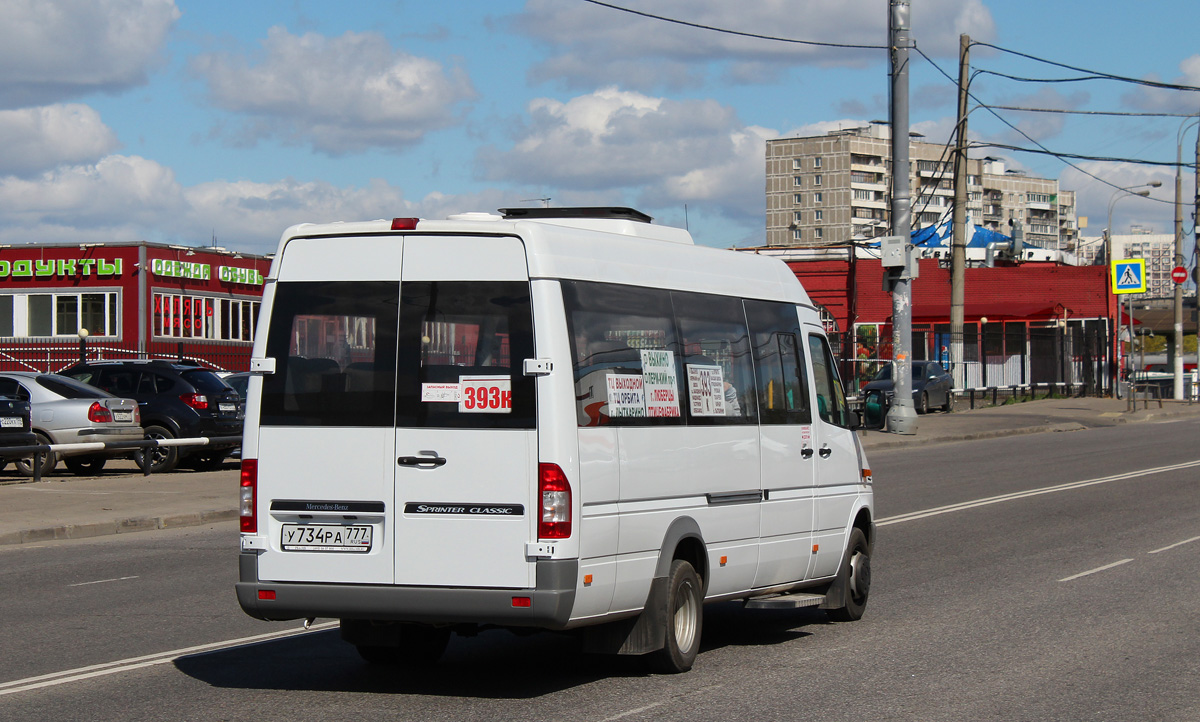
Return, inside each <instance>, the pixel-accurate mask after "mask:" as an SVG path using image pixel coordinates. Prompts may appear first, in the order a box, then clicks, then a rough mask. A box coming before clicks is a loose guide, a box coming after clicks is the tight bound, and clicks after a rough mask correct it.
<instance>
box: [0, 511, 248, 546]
mask: <svg viewBox="0 0 1200 722" xmlns="http://www.w3.org/2000/svg"><path fill="white" fill-rule="evenodd" d="M237 518H238V510H237V509H213V510H209V511H201V512H193V513H188V514H171V515H167V516H137V517H127V518H124V519H115V520H113V521H103V522H95V523H92V524H63V525H59V526H48V527H40V528H36V529H21V530H19V531H13V532H7V533H4V534H0V546H5V545H11V544H32V543H37V542H48V541H62V540H65V539H88V538H91V537H98V536H111V535H113V534H130V533H133V532H139V531H157V530H159V529H178V528H181V527H189V526H204V525H205V524H214V523H217V522H222V521H233V520H234V519H237Z"/></svg>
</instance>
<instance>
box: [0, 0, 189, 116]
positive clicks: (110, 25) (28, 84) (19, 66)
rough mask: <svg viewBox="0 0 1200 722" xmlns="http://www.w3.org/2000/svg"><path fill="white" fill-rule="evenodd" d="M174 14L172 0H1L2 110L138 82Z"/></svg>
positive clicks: (157, 57) (157, 56) (156, 56)
mask: <svg viewBox="0 0 1200 722" xmlns="http://www.w3.org/2000/svg"><path fill="white" fill-rule="evenodd" d="M179 15H180V13H179V9H178V8H177V7H175V3H174V1H173V0H32V1H30V0H0V17H3V18H4V42H3V43H0V108H19V107H25V106H33V105H47V104H50V103H54V102H57V101H60V100H64V99H68V98H73V97H77V96H79V95H82V94H85V93H90V92H95V91H102V92H116V91H119V90H123V89H125V88H128V87H131V86H137V85H141V84H144V83H145V82H146V75H147V72H149V71H150V70H151V69H153V68H155V67H156V66H157V65H158V64H159V63H160V62H161V54H162V50H163V46H164V44H165V42H166V38H167V34H168V32H169V31H170V30H171V27H172V26H173V25H174V24H175V21H176V20H178V19H179Z"/></svg>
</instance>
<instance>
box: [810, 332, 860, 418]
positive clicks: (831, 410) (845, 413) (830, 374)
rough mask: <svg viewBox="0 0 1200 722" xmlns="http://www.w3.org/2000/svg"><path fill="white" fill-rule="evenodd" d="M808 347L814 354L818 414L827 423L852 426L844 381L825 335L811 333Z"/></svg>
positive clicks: (814, 378)
mask: <svg viewBox="0 0 1200 722" xmlns="http://www.w3.org/2000/svg"><path fill="white" fill-rule="evenodd" d="M808 349H809V352H810V353H811V354H812V364H813V381H814V383H816V392H817V413H818V415H819V416H820V417H821V420H822V421H825V422H826V423H829V424H833V425H834V426H841V427H843V428H850V411H849V409H848V407H847V406H846V396H845V394H844V393H843V392H842V382H841V379H839V378H838V374H837V366H836V365H835V364H834V360H833V353H832V352H831V351H830V350H829V344H828V343H827V342H826V341H825V339H824V338H823V337H821V336H817V335H815V334H811V335H809V337H808Z"/></svg>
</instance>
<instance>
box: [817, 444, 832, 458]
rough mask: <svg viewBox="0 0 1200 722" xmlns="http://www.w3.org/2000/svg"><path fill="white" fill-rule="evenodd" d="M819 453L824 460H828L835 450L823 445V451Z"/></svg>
mask: <svg viewBox="0 0 1200 722" xmlns="http://www.w3.org/2000/svg"><path fill="white" fill-rule="evenodd" d="M817 453H819V454H820V455H821V458H822V459H828V458H829V457H830V455H831V454H833V449H831V448H829V445H828V444H821V450H820V451H819V452H817Z"/></svg>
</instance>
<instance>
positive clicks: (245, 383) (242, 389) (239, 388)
mask: <svg viewBox="0 0 1200 722" xmlns="http://www.w3.org/2000/svg"><path fill="white" fill-rule="evenodd" d="M251 376H253V374H251V373H249V372H247V371H241V372H239V373H235V374H229V375H228V376H222V377H221V380H222V381H224V382H225V383H227V384H229V385H230V387H232V388H233V390H234V391H236V392H238V396H241V397H242V402H243V403H245V401H246V393H247V391H248V390H249V386H250V377H251Z"/></svg>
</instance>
